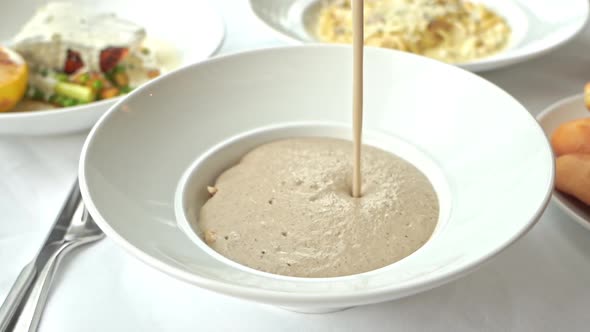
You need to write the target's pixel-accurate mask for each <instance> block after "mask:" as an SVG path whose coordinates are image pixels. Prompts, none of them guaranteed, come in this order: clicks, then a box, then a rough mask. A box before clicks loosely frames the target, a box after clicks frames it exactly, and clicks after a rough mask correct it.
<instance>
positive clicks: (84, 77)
mask: <svg viewBox="0 0 590 332" xmlns="http://www.w3.org/2000/svg"><path fill="white" fill-rule="evenodd" d="M89 79H90V75H89V74H88V73H84V74H82V75H80V83H82V84H86V83H88V80H89Z"/></svg>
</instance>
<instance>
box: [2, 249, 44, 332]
mask: <svg viewBox="0 0 590 332" xmlns="http://www.w3.org/2000/svg"><path fill="white" fill-rule="evenodd" d="M36 277H37V268H36V267H35V261H32V262H30V263H29V264H27V265H25V267H24V268H23V269H22V271H21V272H20V274H19V275H18V277H17V278H16V281H15V282H14V285H13V286H12V288H11V289H10V292H9V293H8V296H7V297H6V300H4V303H3V304H2V307H0V332H6V331H8V327H9V326H10V323H11V322H12V318H13V317H14V315H15V314H16V312H17V310H18V308H19V307H20V305H21V303H23V301H24V300H25V299H26V298H27V295H28V292H29V289H30V288H31V285H32V284H33V281H34V280H35V279H36Z"/></svg>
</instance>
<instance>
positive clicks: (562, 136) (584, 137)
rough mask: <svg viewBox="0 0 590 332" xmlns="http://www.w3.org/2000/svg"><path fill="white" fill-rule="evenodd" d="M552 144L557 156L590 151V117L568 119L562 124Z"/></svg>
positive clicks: (552, 139)
mask: <svg viewBox="0 0 590 332" xmlns="http://www.w3.org/2000/svg"><path fill="white" fill-rule="evenodd" d="M551 145H552V146H553V151H554V152H555V154H556V155H557V156H561V155H564V154H568V153H590V118H583V119H577V120H573V121H568V122H565V123H563V124H562V125H560V126H559V127H558V128H557V129H556V130H555V132H553V136H551Z"/></svg>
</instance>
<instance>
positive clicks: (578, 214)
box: [537, 94, 590, 230]
mask: <svg viewBox="0 0 590 332" xmlns="http://www.w3.org/2000/svg"><path fill="white" fill-rule="evenodd" d="M588 117H590V112H589V111H588V110H587V109H586V106H584V95H583V94H579V95H575V96H571V97H568V98H565V99H562V100H560V101H558V102H556V103H554V104H552V105H550V106H549V107H547V108H546V109H545V110H544V111H543V112H541V113H540V114H539V115H538V116H537V119H538V120H539V123H540V124H541V127H543V130H544V131H545V133H546V134H547V137H551V135H552V134H553V132H554V131H555V129H557V127H559V125H561V124H562V123H565V122H567V121H571V120H575V119H581V118H588ZM553 201H554V202H555V204H557V206H559V207H560V208H561V209H562V210H563V211H564V212H565V213H567V214H568V215H569V216H570V217H572V219H574V220H575V221H577V222H578V223H579V224H580V225H582V227H584V228H586V229H588V230H590V207H588V206H587V205H586V204H584V203H582V202H580V201H579V200H577V199H575V198H573V197H571V196H569V195H564V194H562V193H561V192H559V191H557V190H554V191H553Z"/></svg>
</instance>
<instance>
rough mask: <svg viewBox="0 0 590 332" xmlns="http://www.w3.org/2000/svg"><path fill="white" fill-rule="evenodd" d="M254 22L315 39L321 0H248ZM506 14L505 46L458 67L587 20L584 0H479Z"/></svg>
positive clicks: (565, 34) (568, 33) (554, 36)
mask: <svg viewBox="0 0 590 332" xmlns="http://www.w3.org/2000/svg"><path fill="white" fill-rule="evenodd" d="M249 1H250V8H251V10H252V12H253V13H254V15H256V17H258V19H259V21H261V22H262V23H263V24H265V25H267V26H268V27H269V28H270V29H272V30H274V31H275V32H277V33H278V35H280V36H281V37H283V39H285V40H287V41H289V42H291V43H316V42H318V40H317V38H315V37H314V35H313V27H314V25H315V22H316V17H317V13H318V9H319V8H320V6H321V1H322V0H278V1H277V0H249ZM477 2H481V3H484V4H486V5H488V6H489V7H490V8H492V9H494V10H495V11H496V12H498V13H499V14H500V15H502V16H503V17H505V18H506V20H507V21H508V24H509V25H510V27H511V29H512V40H511V42H510V45H509V46H508V47H507V49H506V50H504V51H502V52H500V53H498V54H496V55H493V56H490V57H487V58H482V59H479V60H475V61H472V62H469V63H463V64H459V66H460V67H462V68H464V69H467V70H471V71H475V72H481V71H486V70H492V69H496V68H501V67H505V66H508V65H512V64H515V63H518V62H522V61H526V60H528V59H531V58H534V57H537V56H540V55H542V54H545V53H547V52H549V51H550V50H552V49H554V48H556V47H558V46H560V45H562V44H564V43H565V42H567V41H568V40H570V39H571V38H573V37H574V36H575V35H576V34H577V33H578V32H580V31H581V29H582V28H583V27H584V25H585V24H586V21H587V19H588V12H589V4H588V1H586V0H535V1H526V0H481V1H477Z"/></svg>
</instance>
